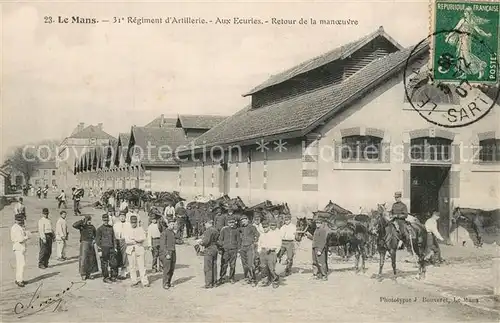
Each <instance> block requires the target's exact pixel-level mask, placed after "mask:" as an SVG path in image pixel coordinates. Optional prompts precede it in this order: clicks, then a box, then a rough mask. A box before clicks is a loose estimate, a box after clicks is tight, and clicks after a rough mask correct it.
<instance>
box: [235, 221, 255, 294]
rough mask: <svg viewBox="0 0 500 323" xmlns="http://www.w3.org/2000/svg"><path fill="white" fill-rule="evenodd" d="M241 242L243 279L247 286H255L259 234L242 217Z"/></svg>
mask: <svg viewBox="0 0 500 323" xmlns="http://www.w3.org/2000/svg"><path fill="white" fill-rule="evenodd" d="M240 220H241V227H240V232H241V240H240V247H239V250H240V258H241V265H242V267H243V273H244V276H245V279H247V282H248V283H249V284H254V286H255V285H256V284H257V279H256V274H255V257H256V254H257V252H256V251H257V250H256V248H257V242H258V241H259V236H260V233H259V231H258V230H257V228H256V227H255V226H254V225H252V224H249V223H248V217H247V216H246V215H242V216H241V218H240Z"/></svg>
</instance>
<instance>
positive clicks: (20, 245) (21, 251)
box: [10, 214, 29, 287]
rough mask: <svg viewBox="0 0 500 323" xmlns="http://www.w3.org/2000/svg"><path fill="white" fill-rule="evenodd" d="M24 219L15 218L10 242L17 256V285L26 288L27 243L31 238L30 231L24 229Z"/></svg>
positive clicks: (19, 216)
mask: <svg viewBox="0 0 500 323" xmlns="http://www.w3.org/2000/svg"><path fill="white" fill-rule="evenodd" d="M24 219H25V218H24V217H23V216H22V215H20V214H17V215H16V216H15V221H16V222H15V224H14V225H13V226H12V228H11V229H10V240H11V241H12V250H14V255H15V256H16V285H17V286H19V287H24V286H25V285H26V282H25V281H24V267H25V265H26V241H27V240H28V238H29V231H27V230H26V229H25V227H24Z"/></svg>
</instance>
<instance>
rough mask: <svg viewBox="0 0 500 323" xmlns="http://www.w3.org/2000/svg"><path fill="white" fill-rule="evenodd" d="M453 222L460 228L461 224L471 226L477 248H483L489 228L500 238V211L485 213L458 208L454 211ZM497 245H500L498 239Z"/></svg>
mask: <svg viewBox="0 0 500 323" xmlns="http://www.w3.org/2000/svg"><path fill="white" fill-rule="evenodd" d="M451 220H452V223H453V225H454V226H458V224H459V223H460V222H465V223H466V224H468V225H470V227H471V229H472V231H473V232H474V233H475V234H474V235H475V237H476V240H475V241H474V244H475V246H476V247H482V246H483V240H484V237H485V235H486V229H487V228H488V229H490V228H491V229H493V230H495V232H494V233H495V236H496V237H498V231H499V230H500V209H494V210H491V211H485V210H481V209H473V208H461V207H456V208H455V209H454V210H453V213H452V216H451ZM497 244H500V239H497Z"/></svg>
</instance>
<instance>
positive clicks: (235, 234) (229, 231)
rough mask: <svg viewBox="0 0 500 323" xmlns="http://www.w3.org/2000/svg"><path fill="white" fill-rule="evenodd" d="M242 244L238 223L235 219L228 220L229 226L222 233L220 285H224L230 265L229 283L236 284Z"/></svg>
mask: <svg viewBox="0 0 500 323" xmlns="http://www.w3.org/2000/svg"><path fill="white" fill-rule="evenodd" d="M240 243H241V236H240V231H239V230H238V228H236V221H235V220H234V219H233V218H229V219H228V226H227V227H224V228H222V229H221V231H220V235H219V246H221V248H222V254H221V263H220V279H219V282H218V284H219V285H222V284H224V282H225V280H226V278H225V276H226V272H227V267H228V265H229V277H228V278H229V281H230V282H231V284H234V283H235V282H236V281H235V279H234V274H235V272H236V258H237V257H238V247H239V246H240Z"/></svg>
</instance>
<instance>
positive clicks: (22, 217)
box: [14, 214, 24, 221]
mask: <svg viewBox="0 0 500 323" xmlns="http://www.w3.org/2000/svg"><path fill="white" fill-rule="evenodd" d="M14 220H16V221H24V215H22V214H16V215H15V216H14Z"/></svg>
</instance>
